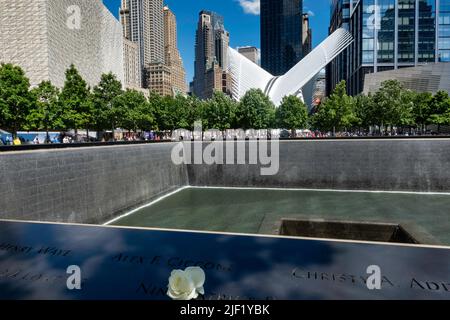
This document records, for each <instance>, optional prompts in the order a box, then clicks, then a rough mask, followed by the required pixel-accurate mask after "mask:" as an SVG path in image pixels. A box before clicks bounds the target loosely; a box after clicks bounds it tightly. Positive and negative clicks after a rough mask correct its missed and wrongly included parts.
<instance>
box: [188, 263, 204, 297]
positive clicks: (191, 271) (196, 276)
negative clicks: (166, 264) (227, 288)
mask: <svg viewBox="0 0 450 320" xmlns="http://www.w3.org/2000/svg"><path fill="white" fill-rule="evenodd" d="M185 272H186V274H187V275H188V276H189V277H190V278H191V279H192V281H193V282H194V286H195V287H196V288H197V289H198V288H201V287H203V285H204V284H205V280H206V275H205V272H204V271H203V269H202V268H199V267H188V268H186V270H185ZM202 294H203V293H202Z"/></svg>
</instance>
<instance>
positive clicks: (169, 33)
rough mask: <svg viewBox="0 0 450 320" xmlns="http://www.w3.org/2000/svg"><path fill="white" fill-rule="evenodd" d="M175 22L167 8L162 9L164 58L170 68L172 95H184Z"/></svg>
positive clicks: (182, 68) (181, 65) (183, 72)
mask: <svg viewBox="0 0 450 320" xmlns="http://www.w3.org/2000/svg"><path fill="white" fill-rule="evenodd" d="M177 43H178V42H177V21H176V17H175V15H174V14H173V12H172V11H171V10H170V9H169V7H167V6H166V7H164V44H165V46H164V56H165V62H166V65H167V66H168V67H169V68H170V73H171V75H170V76H171V81H170V82H171V85H172V89H173V91H174V93H180V94H186V92H187V86H186V72H185V70H184V67H183V60H182V59H181V55H180V51H179V50H178V47H177Z"/></svg>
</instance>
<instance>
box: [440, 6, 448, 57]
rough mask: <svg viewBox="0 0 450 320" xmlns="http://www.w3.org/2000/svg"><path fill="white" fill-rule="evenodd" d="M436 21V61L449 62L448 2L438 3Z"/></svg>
mask: <svg viewBox="0 0 450 320" xmlns="http://www.w3.org/2000/svg"><path fill="white" fill-rule="evenodd" d="M438 21H439V26H438V30H439V37H438V39H439V40H438V47H439V51H438V59H439V61H440V62H450V0H440V1H439V18H438Z"/></svg>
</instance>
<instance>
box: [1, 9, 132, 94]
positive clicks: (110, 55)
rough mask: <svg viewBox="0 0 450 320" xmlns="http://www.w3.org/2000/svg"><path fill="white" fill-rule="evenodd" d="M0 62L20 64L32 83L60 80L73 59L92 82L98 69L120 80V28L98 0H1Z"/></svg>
mask: <svg viewBox="0 0 450 320" xmlns="http://www.w3.org/2000/svg"><path fill="white" fill-rule="evenodd" d="M0 8H1V10H0V62H4V63H13V64H17V65H19V66H21V67H22V68H23V69H24V70H25V72H26V74H27V76H28V77H29V78H30V82H31V85H32V86H36V85H38V84H39V83H40V82H41V81H43V80H50V81H52V83H53V84H55V85H56V86H58V87H62V86H63V85H64V80H65V70H66V69H67V68H68V67H69V66H70V64H72V63H73V64H74V65H75V66H76V68H77V69H78V70H79V71H80V74H81V75H82V76H83V78H84V79H85V80H86V81H87V82H88V84H89V85H90V86H91V87H92V86H94V85H96V84H97V83H98V81H99V80H100V77H101V74H102V73H108V72H112V73H114V74H115V75H116V76H117V78H118V79H119V80H120V81H121V82H122V83H123V82H124V71H123V69H124V68H123V61H124V59H123V51H124V49H123V33H122V26H121V24H120V23H119V21H118V20H117V19H116V18H115V17H114V16H113V15H112V14H111V13H110V12H109V10H108V9H107V8H106V7H105V6H104V5H103V3H102V1H101V0H14V1H12V0H0Z"/></svg>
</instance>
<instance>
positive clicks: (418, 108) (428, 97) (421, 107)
mask: <svg viewBox="0 0 450 320" xmlns="http://www.w3.org/2000/svg"><path fill="white" fill-rule="evenodd" d="M432 100H433V95H432V94H431V93H430V92H420V93H416V94H415V97H414V107H413V117H414V122H415V124H416V125H417V126H418V127H419V128H420V131H421V132H424V131H425V127H426V125H427V124H429V121H430V120H429V118H430V116H431V102H432Z"/></svg>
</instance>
